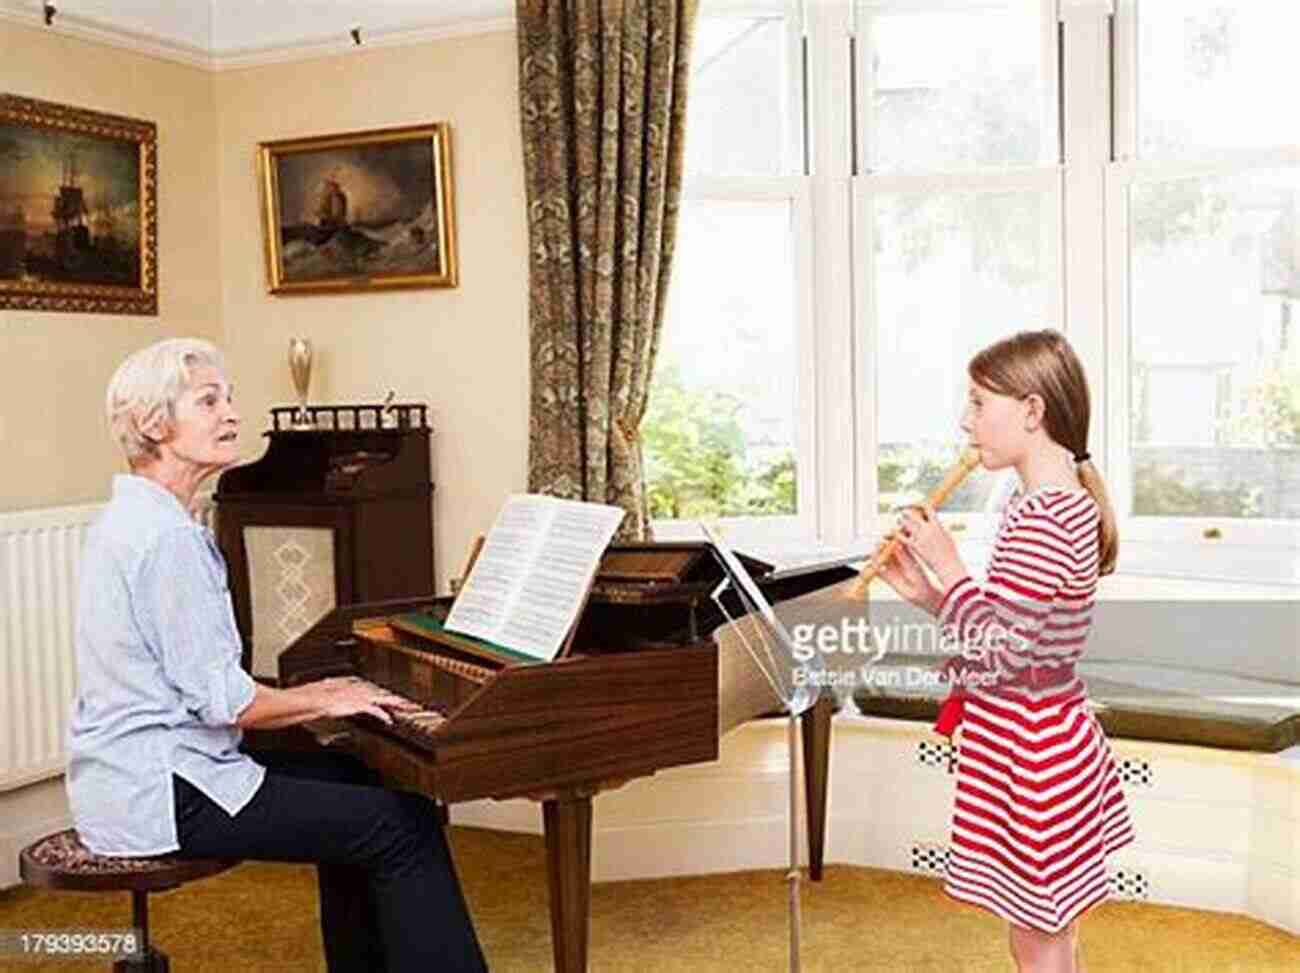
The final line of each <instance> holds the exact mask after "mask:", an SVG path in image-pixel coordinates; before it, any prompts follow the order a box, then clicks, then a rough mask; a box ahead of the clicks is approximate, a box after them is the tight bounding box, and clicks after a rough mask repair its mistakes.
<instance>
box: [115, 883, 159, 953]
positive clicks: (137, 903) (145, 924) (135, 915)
mask: <svg viewBox="0 0 1300 973" xmlns="http://www.w3.org/2000/svg"><path fill="white" fill-rule="evenodd" d="M131 925H133V926H134V927H135V928H136V929H138V930H140V958H139V959H120V960H118V961H117V962H116V963H114V964H113V973H169V970H170V964H169V963H168V962H167V954H166V953H164V952H163V951H162V950H160V949H154V948H153V946H152V944H151V943H150V942H149V893H148V892H139V891H133V892H132V893H131Z"/></svg>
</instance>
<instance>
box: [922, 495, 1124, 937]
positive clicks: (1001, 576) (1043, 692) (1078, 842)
mask: <svg viewBox="0 0 1300 973" xmlns="http://www.w3.org/2000/svg"><path fill="white" fill-rule="evenodd" d="M1099 519H1100V511H1099V510H1098V507H1097V504H1096V503H1095V502H1094V501H1093V499H1092V496H1091V495H1090V494H1088V493H1087V492H1086V491H1083V490H1064V489H1061V488H1059V487H1042V488H1039V489H1036V490H1033V491H1031V492H1029V493H1028V494H1024V493H1023V492H1022V490H1021V489H1017V490H1016V492H1015V494H1014V495H1013V496H1012V497H1011V500H1010V501H1009V502H1008V504H1007V506H1006V508H1005V510H1004V511H1003V517H1002V523H1001V526H1000V527H999V530H998V535H997V539H996V541H995V542H994V546H993V552H992V557H991V559H990V562H989V570H988V577H987V580H986V582H985V584H984V585H983V587H981V586H980V585H978V584H977V583H976V582H975V581H974V580H972V579H971V578H969V577H967V578H963V579H962V580H961V581H958V582H957V583H956V584H955V585H953V586H952V588H950V589H949V591H948V592H947V593H946V594H945V596H944V600H943V603H942V605H941V606H940V612H939V623H940V625H941V626H953V628H952V629H950V630H948V631H951V632H953V633H959V636H960V637H961V638H962V640H963V645H969V644H970V642H969V639H970V638H971V637H972V635H977V634H978V633H981V632H983V633H984V634H985V639H986V641H985V643H984V644H985V646H986V649H985V654H984V658H983V661H982V662H978V663H972V662H969V661H966V660H963V659H961V658H958V659H954V660H953V664H952V665H951V667H950V668H951V670H952V671H953V672H955V673H965V674H966V676H967V677H968V678H969V677H970V676H971V675H974V676H975V678H976V679H979V678H981V677H983V678H984V679H992V680H994V684H993V685H988V684H984V685H976V684H974V683H967V685H966V686H965V687H964V689H963V690H962V691H961V692H960V693H958V694H957V698H960V700H961V702H960V703H959V704H956V705H954V700H953V698H950V702H949V703H948V704H946V709H947V710H948V712H947V714H946V715H947V716H948V717H950V718H951V717H952V716H953V715H954V712H956V713H959V714H960V718H961V721H962V723H961V725H962V733H961V737H960V746H959V748H958V752H959V756H958V764H957V797H956V804H955V806H954V809H953V820H952V839H951V843H950V846H949V850H948V867H947V878H946V881H945V883H944V891H946V892H947V893H948V894H949V895H951V896H952V897H953V898H956V899H959V900H961V901H964V902H969V903H973V904H975V905H979V906H983V907H984V908H986V909H989V910H990V911H992V912H994V913H996V914H997V915H999V916H1001V917H1002V918H1004V919H1007V920H1008V921H1010V922H1014V923H1016V924H1017V925H1020V926H1027V927H1029V928H1032V929H1037V930H1040V931H1042V932H1045V933H1055V932H1059V931H1060V930H1061V929H1063V928H1065V927H1066V926H1068V925H1069V924H1070V922H1072V921H1073V920H1074V919H1075V918H1076V917H1077V916H1079V915H1081V914H1082V913H1083V911H1084V910H1085V909H1087V908H1088V907H1089V906H1092V905H1094V904H1096V903H1097V902H1100V901H1101V900H1103V899H1105V898H1106V897H1107V895H1108V892H1109V886H1108V881H1107V877H1106V856H1107V855H1109V854H1110V853H1111V852H1114V851H1115V850H1117V849H1119V848H1122V847H1123V846H1124V845H1126V844H1128V843H1129V842H1131V841H1132V840H1133V829H1132V825H1131V823H1130V821H1129V813H1128V806H1127V804H1126V803H1125V800H1124V792H1123V790H1122V789H1121V785H1120V781H1119V775H1118V773H1117V772H1116V769H1115V762H1114V759H1113V758H1112V756H1111V751H1110V747H1109V745H1108V744H1107V742H1106V738H1105V736H1104V735H1103V733H1102V730H1101V726H1100V725H1099V724H1098V723H1097V720H1096V719H1095V717H1094V716H1093V715H1092V713H1091V711H1090V710H1089V708H1088V706H1087V694H1086V690H1085V687H1084V685H1083V682H1082V680H1080V679H1079V678H1078V677H1077V676H1075V675H1074V672H1073V666H1074V663H1075V661H1076V660H1077V659H1078V658H1079V656H1080V655H1081V654H1082V653H1083V649H1084V644H1085V642H1086V640H1087V636H1088V630H1089V628H1090V627H1091V625H1092V607H1093V603H1094V601H1095V598H1096V590H1097V565H1098V551H1099V541H1098V535H1097V528H1098V523H1099ZM992 622H996V623H998V624H997V625H990V623H992ZM998 626H1001V630H1003V631H1006V632H1011V633H1013V637H1011V638H1007V639H1004V640H1000V641H999V640H998V639H997V638H996V637H994V638H989V634H990V633H996V632H997V631H998ZM965 654H966V655H969V654H970V653H969V651H968V652H967V653H965ZM941 722H942V721H941Z"/></svg>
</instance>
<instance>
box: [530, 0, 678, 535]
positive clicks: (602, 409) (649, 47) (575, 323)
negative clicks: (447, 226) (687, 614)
mask: <svg viewBox="0 0 1300 973" xmlns="http://www.w3.org/2000/svg"><path fill="white" fill-rule="evenodd" d="M696 6H697V4H696V0H519V2H518V8H517V16H516V22H517V30H518V44H519V103H520V119H521V126H522V130H523V157H524V171H525V188H526V192H527V201H528V232H529V329H530V358H531V379H532V394H531V402H530V416H529V456H528V488H529V490H530V491H534V492H538V493H546V494H549V495H551V496H557V497H565V498H569V499H574V500H591V501H595V502H599V503H610V504H615V505H618V506H621V507H623V508H624V510H626V511H627V516H626V517H625V518H624V519H623V524H622V526H621V528H620V529H619V533H618V535H617V539H618V540H640V539H644V538H645V536H646V533H647V526H648V516H647V507H646V498H645V484H644V474H643V467H642V456H641V440H640V434H639V430H640V426H641V420H642V417H643V416H644V415H645V410H646V402H647V398H648V394H649V388H650V380H651V377H652V375H653V373H654V363H655V356H656V354H657V352H658V348H659V335H660V331H661V329H662V325H663V316H664V306H665V303H666V301H667V295H668V282H669V274H670V272H671V268H672V255H673V243H674V240H675V237H676V231H677V210H678V205H679V201H680V197H681V188H682V149H683V136H684V131H685V119H686V89H687V83H688V80H689V77H688V72H689V61H690V47H691V36H692V33H693V29H694V23H695V15H696Z"/></svg>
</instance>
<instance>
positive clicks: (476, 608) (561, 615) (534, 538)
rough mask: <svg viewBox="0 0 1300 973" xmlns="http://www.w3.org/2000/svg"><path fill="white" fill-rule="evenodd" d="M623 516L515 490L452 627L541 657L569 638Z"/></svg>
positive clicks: (549, 656) (467, 584) (459, 599)
mask: <svg viewBox="0 0 1300 973" xmlns="http://www.w3.org/2000/svg"><path fill="white" fill-rule="evenodd" d="M622 520H623V510H622V509H621V508H619V507H611V506H606V505H605V504H599V503H582V502H580V501H577V500H558V499H556V498H555V497H544V496H539V495H537V494H531V493H520V494H513V495H512V496H510V497H508V498H507V499H506V503H505V506H503V507H502V508H501V512H500V513H499V514H497V519H496V523H495V524H493V525H492V530H491V532H490V533H489V534H488V536H487V540H486V541H485V542H484V544H483V549H482V550H481V551H480V552H479V556H478V560H476V561H475V562H474V568H473V570H471V571H470V574H469V577H468V578H466V579H465V584H464V585H463V586H462V588H461V590H460V594H459V595H457V597H456V601H455V603H454V604H453V605H452V608H451V613H450V614H449V615H448V616H447V622H446V627H447V629H448V630H450V631H453V632H461V633H463V634H465V635H472V636H474V637H475V638H480V639H485V640H486V641H488V642H494V643H496V644H497V645H501V646H504V647H506V648H508V649H514V650H515V651H516V652H522V653H524V654H525V655H528V656H531V657H533V658H535V659H538V660H544V661H550V660H551V659H553V658H555V655H556V653H557V652H559V651H560V647H561V646H562V645H563V644H564V639H565V636H566V635H568V633H569V629H570V628H571V627H572V625H573V622H574V620H575V619H576V618H577V615H578V612H579V611H580V610H581V608H582V603H583V599H584V598H585V597H586V594H587V588H588V586H589V585H590V584H591V579H592V577H593V575H595V573H596V568H597V566H598V565H599V563H600V557H601V555H602V554H604V552H605V548H606V546H608V544H609V542H610V538H612V537H613V536H614V531H615V530H617V529H618V525H619V524H620V523H621V522H622Z"/></svg>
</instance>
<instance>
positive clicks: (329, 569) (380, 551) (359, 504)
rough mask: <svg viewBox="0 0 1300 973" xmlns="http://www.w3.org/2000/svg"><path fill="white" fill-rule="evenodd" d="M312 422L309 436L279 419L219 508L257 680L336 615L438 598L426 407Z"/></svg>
mask: <svg viewBox="0 0 1300 973" xmlns="http://www.w3.org/2000/svg"><path fill="white" fill-rule="evenodd" d="M306 411H307V413H308V415H309V416H310V418H311V420H312V423H313V425H314V428H310V429H305V430H304V429H298V428H294V427H293V425H292V419H293V417H294V415H295V414H296V413H297V412H298V410H297V409H294V408H276V409H272V410H271V418H272V425H271V429H270V430H269V431H268V432H267V433H266V436H267V437H268V438H269V439H270V448H269V449H267V451H266V453H265V455H263V456H262V458H261V459H259V460H257V461H256V462H254V463H250V464H248V465H247V466H239V467H234V468H233V469H229V470H227V471H226V472H224V473H223V474H222V475H221V478H220V479H219V480H218V483H217V492H216V495H215V498H214V499H215V501H216V510H217V540H218V543H219V544H220V546H221V549H222V551H223V552H224V554H225V556H226V561H227V563H228V565H229V570H230V592H231V597H232V600H233V601H234V606H235V619H236V622H237V623H238V625H239V631H240V635H241V637H242V638H243V642H244V650H243V664H244V668H245V669H247V670H249V671H250V672H252V673H254V674H255V675H258V676H265V677H274V676H275V675H276V670H277V666H276V660H277V658H278V657H279V654H280V652H281V651H283V650H284V648H286V647H287V646H288V645H290V644H291V643H292V642H294V641H295V640H296V639H297V638H298V637H299V636H300V635H301V634H302V633H303V632H305V631H306V630H307V629H308V628H310V627H311V625H313V624H314V623H315V622H316V621H317V620H318V619H319V618H320V617H321V616H322V615H324V614H326V613H327V612H329V611H331V610H332V609H334V608H335V607H337V606H342V605H351V604H355V603H357V602H375V601H385V600H388V599H392V598H410V597H419V596H424V595H432V593H433V578H434V564H433V481H432V477H431V472H430V452H429V450H430V442H429V440H430V435H431V430H430V429H429V426H428V422H427V418H426V408H425V406H423V405H391V406H387V407H380V406H362V405H346V406H309V407H308V408H307V410H306Z"/></svg>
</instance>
